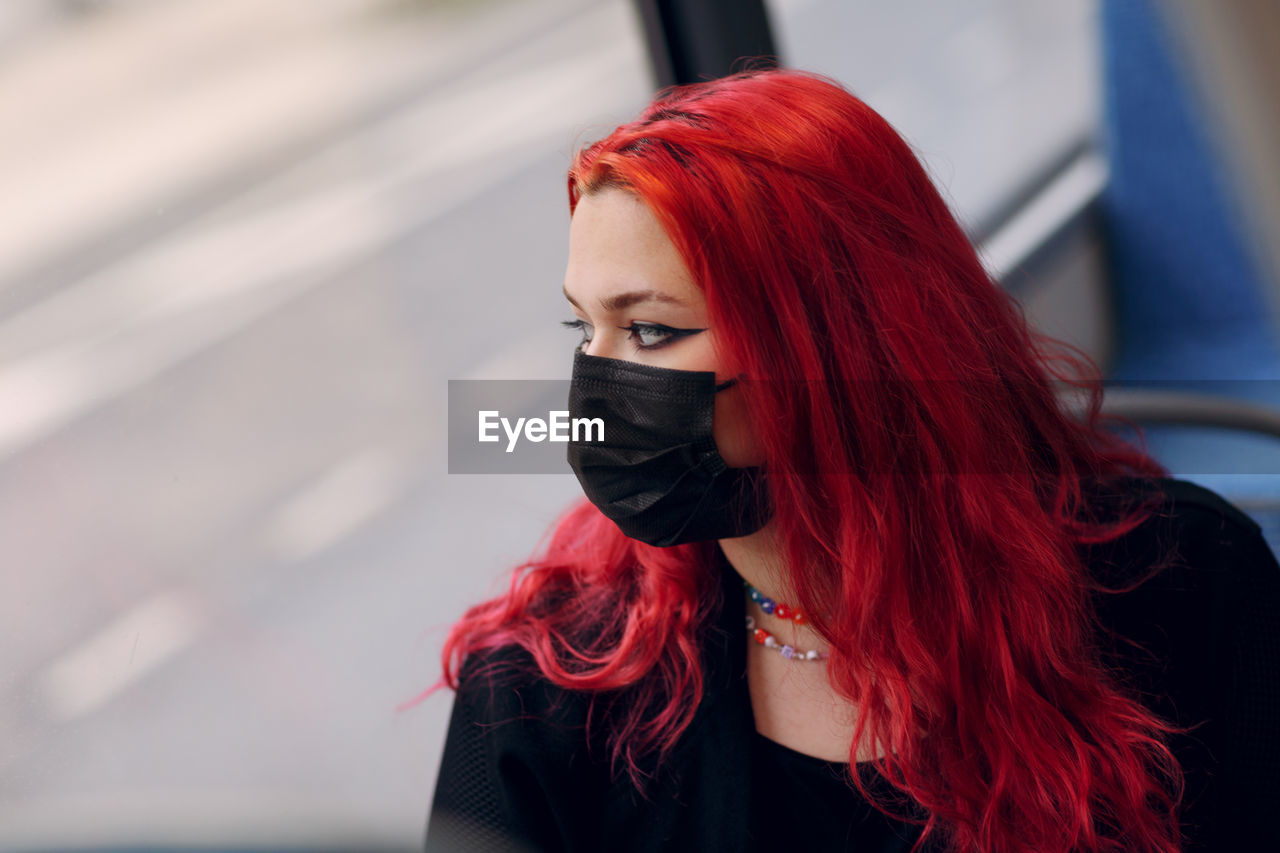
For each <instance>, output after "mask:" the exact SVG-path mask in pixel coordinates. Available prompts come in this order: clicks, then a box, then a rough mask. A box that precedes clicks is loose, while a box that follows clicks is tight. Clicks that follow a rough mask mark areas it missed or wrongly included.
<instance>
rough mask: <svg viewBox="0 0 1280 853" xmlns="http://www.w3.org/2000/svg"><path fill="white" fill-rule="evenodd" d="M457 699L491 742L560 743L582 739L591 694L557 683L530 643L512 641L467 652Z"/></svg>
mask: <svg viewBox="0 0 1280 853" xmlns="http://www.w3.org/2000/svg"><path fill="white" fill-rule="evenodd" d="M454 703H455V705H456V706H461V707H462V708H463V709H464V711H465V713H466V716H467V718H468V719H469V720H470V721H471V722H472V724H473V725H475V726H477V727H480V728H481V729H483V734H484V737H485V739H486V740H488V741H489V742H490V743H491V744H498V745H502V746H503V747H504V748H519V747H525V748H531V749H532V748H538V747H545V748H552V749H560V748H562V747H564V746H565V745H567V744H570V743H573V742H576V741H579V740H581V739H582V737H583V734H584V731H585V725H586V721H587V715H588V713H589V706H590V695H589V694H587V693H584V692H582V691H576V690H568V689H565V688H563V687H560V686H558V685H556V684H555V683H554V682H552V681H551V679H549V678H548V677H546V676H545V675H544V674H543V673H542V672H541V670H540V669H539V668H538V665H537V663H536V661H535V660H534V658H533V655H531V654H530V653H529V652H528V651H527V650H526V649H524V648H522V647H520V646H518V645H509V646H502V647H500V648H494V649H485V650H483V651H480V652H476V653H473V654H471V655H469V656H468V657H467V659H466V660H465V661H464V662H463V664H462V667H461V669H460V671H459V673H458V690H457V695H456V696H455V698H454Z"/></svg>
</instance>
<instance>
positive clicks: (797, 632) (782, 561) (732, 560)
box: [720, 520, 828, 649]
mask: <svg viewBox="0 0 1280 853" xmlns="http://www.w3.org/2000/svg"><path fill="white" fill-rule="evenodd" d="M720 550H721V551H723V552H724V556H725V559H726V560H728V561H729V565H731V566H733V569H734V571H736V572H737V573H738V574H739V575H740V576H741V577H742V579H743V580H745V581H746V582H747V583H749V584H751V585H752V586H753V587H755V588H756V589H758V590H760V592H762V593H764V594H765V595H767V596H768V597H769V598H772V599H773V600H774V601H781V602H785V603H786V604H788V605H791V606H796V605H797V604H798V602H797V601H796V599H795V592H794V591H793V590H792V588H791V582H790V577H789V573H788V571H787V569H786V566H787V560H786V556H785V555H784V553H783V549H782V543H781V541H780V540H779V538H778V535H777V527H776V526H775V524H774V522H773V521H772V520H770V521H769V523H768V524H766V525H765V526H764V527H762V528H761V529H760V530H758V531H756V532H755V533H752V534H751V535H749V536H740V537H737V538H735V539H721V540H720ZM744 594H745V593H744ZM747 613H748V614H750V615H751V616H754V617H755V618H756V621H757V623H758V624H759V625H760V626H761V627H762V628H765V629H766V630H768V631H770V632H771V633H774V634H777V635H778V639H779V640H781V641H784V642H788V643H791V644H792V645H796V646H799V647H803V648H805V649H811V648H817V649H825V648H826V647H827V645H828V644H827V642H826V641H825V640H824V639H823V638H822V636H821V635H820V634H818V633H817V632H816V631H814V630H813V628H812V627H810V626H809V625H797V624H795V622H793V621H792V620H790V619H779V618H777V617H775V616H772V615H769V614H766V613H765V612H764V611H763V610H761V609H760V606H759V605H758V604H755V603H754V602H748V606H747ZM779 632H781V633H779Z"/></svg>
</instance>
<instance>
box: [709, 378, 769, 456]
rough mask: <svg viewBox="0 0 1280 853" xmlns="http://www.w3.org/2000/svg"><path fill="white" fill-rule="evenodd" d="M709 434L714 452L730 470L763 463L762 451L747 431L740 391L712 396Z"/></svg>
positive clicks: (748, 426) (747, 425)
mask: <svg viewBox="0 0 1280 853" xmlns="http://www.w3.org/2000/svg"><path fill="white" fill-rule="evenodd" d="M711 435H712V437H713V438H714V439H715V442H716V449H717V450H719V451H720V455H721V456H722V457H723V458H724V461H725V462H726V463H727V464H728V465H729V467H730V468H749V467H751V466H753V465H761V464H763V463H764V450H763V448H761V446H760V442H759V441H758V440H757V438H756V434H755V432H754V431H753V430H752V429H751V422H750V418H749V417H748V415H747V410H746V405H745V404H744V403H743V400H742V393H741V391H740V390H737V389H732V388H731V389H728V390H726V391H723V392H721V393H719V394H717V395H716V410H715V416H714V417H713V419H712V422H711Z"/></svg>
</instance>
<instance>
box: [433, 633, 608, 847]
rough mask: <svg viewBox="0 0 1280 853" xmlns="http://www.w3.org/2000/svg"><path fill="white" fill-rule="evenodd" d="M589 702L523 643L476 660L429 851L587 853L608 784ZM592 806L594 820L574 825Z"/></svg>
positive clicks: (461, 692) (453, 723)
mask: <svg viewBox="0 0 1280 853" xmlns="http://www.w3.org/2000/svg"><path fill="white" fill-rule="evenodd" d="M585 718H586V704H585V702H584V701H583V697H582V696H581V695H580V694H577V693H575V692H573V691H567V690H563V689H561V688H558V687H557V686H556V685H554V684H553V683H552V682H551V681H550V680H549V679H547V678H545V677H544V676H542V675H541V674H539V672H538V670H537V667H536V664H535V663H534V661H533V658H532V656H531V655H529V653H528V652H526V651H525V650H524V649H522V648H520V647H518V646H509V647H503V648H498V649H490V650H485V651H483V652H478V653H473V654H471V655H469V656H468V657H467V659H466V660H465V661H464V663H463V665H462V668H461V671H460V673H459V682H458V689H457V693H456V695H455V697H454V702H453V711H452V714H451V716H450V719H449V725H448V731H447V733H446V736H445V744H444V751H443V754H442V757H441V763H440V772H439V774H438V776H437V780H436V792H435V797H434V801H433V804H432V809H431V817H430V820H429V823H428V832H427V849H428V850H431V851H436V850H439V851H446V850H460V849H466V850H471V849H485V850H502V851H512V850H546V849H583V848H582V846H581V845H579V844H578V843H577V841H579V840H581V838H583V837H587V836H588V835H589V834H590V832H591V830H592V825H591V821H590V812H591V807H592V806H593V805H595V803H596V797H597V796H598V792H599V791H600V790H602V787H603V779H604V777H603V775H602V774H603V772H604V771H603V769H602V765H600V764H599V763H598V762H595V761H592V760H591V756H590V754H589V753H590V750H589V749H588V744H587V742H586V738H585V737H584V731H585V727H584V725H583V723H584V722H585ZM584 807H586V808H587V809H588V813H587V814H586V815H583V816H582V817H581V818H575V814H578V813H579V812H580V811H581V810H582V809H583V808H584Z"/></svg>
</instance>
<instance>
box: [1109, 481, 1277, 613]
mask: <svg viewBox="0 0 1280 853" xmlns="http://www.w3.org/2000/svg"><path fill="white" fill-rule="evenodd" d="M1093 500H1094V501H1096V502H1097V505H1098V506H1099V507H1101V508H1103V512H1104V514H1105V515H1107V516H1113V517H1114V516H1115V515H1116V514H1117V513H1118V512H1122V511H1125V510H1131V509H1135V508H1137V507H1139V506H1140V505H1146V506H1149V507H1150V514H1149V516H1148V517H1147V518H1146V519H1145V520H1144V521H1143V522H1142V523H1141V524H1139V525H1138V526H1137V527H1135V528H1134V529H1132V530H1130V531H1129V532H1128V533H1125V534H1123V535H1121V536H1119V537H1117V538H1116V539H1113V540H1111V541H1109V542H1105V543H1099V544H1095V545H1089V546H1087V547H1085V548H1084V554H1085V558H1086V561H1087V562H1088V563H1089V566H1090V570H1091V573H1092V575H1093V578H1094V580H1095V581H1097V582H1099V583H1102V584H1104V585H1107V586H1128V585H1131V584H1133V583H1135V582H1138V581H1142V580H1143V579H1144V578H1145V577H1146V576H1147V575H1149V574H1152V570H1154V569H1157V568H1159V569H1162V571H1158V572H1155V573H1154V574H1153V575H1152V577H1150V578H1149V579H1147V580H1146V581H1145V582H1146V583H1150V584H1154V586H1155V587H1162V586H1163V587H1171V586H1172V587H1175V588H1195V587H1198V586H1203V585H1213V584H1218V583H1223V582H1232V581H1233V579H1235V578H1237V576H1240V575H1241V574H1247V573H1252V572H1257V571H1266V569H1265V568H1262V569H1260V568H1259V566H1262V565H1265V564H1266V563H1267V562H1270V560H1269V559H1268V558H1269V557H1270V549H1269V548H1268V547H1267V545H1266V542H1265V540H1264V539H1263V537H1262V531H1261V528H1260V527H1259V525H1258V523H1257V522H1256V521H1254V520H1253V519H1252V518H1250V517H1249V516H1248V515H1246V514H1245V513H1244V512H1243V511H1242V510H1241V509H1240V508H1239V507H1237V506H1235V505H1234V504H1232V503H1231V502H1229V501H1228V500H1226V499H1225V498H1224V497H1222V496H1221V495H1219V494H1218V493H1217V492H1214V491H1212V490H1210V489H1207V488H1205V487H1203V486H1200V485H1198V484H1196V483H1192V482H1190V481H1188V480H1180V479H1174V478H1125V479H1124V480H1123V481H1121V482H1120V483H1119V484H1117V485H1113V486H1112V487H1111V488H1109V489H1107V490H1105V491H1100V492H1098V493H1096V494H1095V495H1093Z"/></svg>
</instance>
